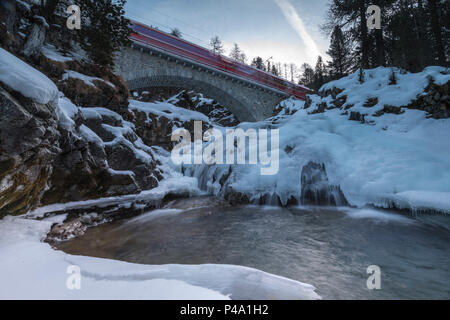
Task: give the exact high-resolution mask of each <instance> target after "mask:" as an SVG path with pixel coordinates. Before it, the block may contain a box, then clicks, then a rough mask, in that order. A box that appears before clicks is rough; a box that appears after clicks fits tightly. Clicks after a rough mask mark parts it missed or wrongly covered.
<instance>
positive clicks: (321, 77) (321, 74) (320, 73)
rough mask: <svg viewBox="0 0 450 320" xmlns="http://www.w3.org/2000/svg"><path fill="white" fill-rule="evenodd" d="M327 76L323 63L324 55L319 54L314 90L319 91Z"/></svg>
mask: <svg viewBox="0 0 450 320" xmlns="http://www.w3.org/2000/svg"><path fill="white" fill-rule="evenodd" d="M325 76H326V68H325V64H324V63H323V59H322V56H319V57H318V58H317V63H316V67H315V70H314V85H313V89H314V90H316V91H317V90H319V89H320V87H322V86H323V84H324V83H325Z"/></svg>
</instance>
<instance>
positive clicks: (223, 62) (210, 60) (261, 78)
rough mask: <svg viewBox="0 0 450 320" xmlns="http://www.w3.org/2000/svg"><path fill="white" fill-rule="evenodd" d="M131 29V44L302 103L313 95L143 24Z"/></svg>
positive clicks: (271, 75) (263, 72) (133, 25)
mask: <svg viewBox="0 0 450 320" xmlns="http://www.w3.org/2000/svg"><path fill="white" fill-rule="evenodd" d="M131 28H132V30H133V33H132V34H131V40H133V41H136V42H140V43H143V44H146V45H150V46H152V47H156V48H159V49H163V50H165V51H168V52H169V53H172V54H174V55H177V56H180V57H184V58H189V59H191V60H194V61H196V62H198V63H201V64H203V65H207V66H209V67H212V68H215V69H218V70H221V71H225V72H227V73H231V74H234V75H237V76H240V77H243V78H248V79H252V80H253V81H255V82H258V83H261V84H264V85H266V86H268V87H271V88H275V89H278V90H280V91H283V92H285V93H287V94H289V95H292V96H295V97H296V98H299V99H302V100H304V99H305V96H306V95H307V94H308V93H309V92H311V90H310V89H308V88H306V87H303V86H301V85H298V84H295V83H292V82H290V81H287V80H285V79H282V78H280V77H277V76H275V75H273V74H271V73H268V72H265V71H262V70H259V69H256V68H253V67H251V66H248V65H246V64H243V63H239V62H236V61H233V60H231V59H229V58H227V57H224V56H221V55H218V54H215V53H213V52H212V51H210V50H208V49H205V48H203V47H200V46H198V45H196V44H193V43H190V42H187V41H185V40H183V39H180V38H177V37H174V36H171V35H169V34H167V33H165V32H162V31H159V30H156V29H153V28H150V27H149V26H146V25H144V24H141V23H138V22H135V21H132V22H131Z"/></svg>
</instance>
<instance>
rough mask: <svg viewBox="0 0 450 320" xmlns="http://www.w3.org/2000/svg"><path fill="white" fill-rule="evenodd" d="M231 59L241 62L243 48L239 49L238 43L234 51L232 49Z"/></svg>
mask: <svg viewBox="0 0 450 320" xmlns="http://www.w3.org/2000/svg"><path fill="white" fill-rule="evenodd" d="M230 58H231V59H233V60H234V61H239V60H240V58H241V48H239V45H238V44H237V43H235V44H234V46H233V49H231V52H230Z"/></svg>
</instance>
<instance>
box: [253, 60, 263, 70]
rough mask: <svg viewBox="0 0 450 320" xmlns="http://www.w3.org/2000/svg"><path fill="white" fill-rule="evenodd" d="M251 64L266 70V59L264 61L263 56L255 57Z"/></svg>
mask: <svg viewBox="0 0 450 320" xmlns="http://www.w3.org/2000/svg"><path fill="white" fill-rule="evenodd" d="M251 66H252V67H254V68H256V69H259V70H264V69H265V67H264V61H263V59H262V58H261V57H256V58H254V59H253V60H252V63H251Z"/></svg>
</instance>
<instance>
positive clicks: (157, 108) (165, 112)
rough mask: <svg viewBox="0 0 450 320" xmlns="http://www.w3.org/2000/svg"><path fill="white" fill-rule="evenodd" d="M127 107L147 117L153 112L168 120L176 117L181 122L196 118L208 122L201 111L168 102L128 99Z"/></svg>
mask: <svg viewBox="0 0 450 320" xmlns="http://www.w3.org/2000/svg"><path fill="white" fill-rule="evenodd" d="M129 109H130V110H133V111H140V112H144V113H145V114H146V115H147V118H150V114H154V115H156V116H159V117H165V118H167V119H170V120H176V119H177V120H179V121H182V122H187V121H193V120H198V121H204V122H206V123H210V121H209V118H208V117H207V116H206V115H204V114H203V113H200V112H197V111H192V110H188V109H184V108H179V107H176V106H174V105H173V104H171V103H169V102H155V103H152V102H142V101H137V100H130V106H129Z"/></svg>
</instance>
